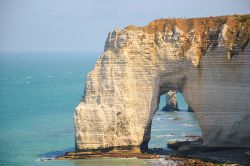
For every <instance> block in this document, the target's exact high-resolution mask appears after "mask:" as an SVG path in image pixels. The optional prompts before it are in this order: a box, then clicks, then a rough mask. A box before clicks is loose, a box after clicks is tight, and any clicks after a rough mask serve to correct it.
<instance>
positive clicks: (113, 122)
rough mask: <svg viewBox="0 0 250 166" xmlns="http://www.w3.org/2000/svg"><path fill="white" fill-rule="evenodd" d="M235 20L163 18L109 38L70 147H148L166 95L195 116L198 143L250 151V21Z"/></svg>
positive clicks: (77, 117) (77, 116) (80, 107)
mask: <svg viewBox="0 0 250 166" xmlns="http://www.w3.org/2000/svg"><path fill="white" fill-rule="evenodd" d="M240 18H241V17H240V16H228V17H215V18H200V19H187V20H183V19H179V20H178V19H177V20H176V19H174V20H168V19H161V20H156V21H153V22H151V23H150V24H149V25H148V26H146V27H142V28H140V27H134V26H129V27H127V28H125V29H123V30H115V31H113V32H112V33H109V35H108V38H107V41H106V44H105V52H104V53H103V55H102V56H101V57H100V58H99V60H98V61H97V62H96V65H95V67H94V69H93V70H92V71H91V72H90V73H89V74H88V76H87V80H86V87H85V96H84V98H83V100H82V101H81V102H80V103H79V105H78V106H77V108H76V112H75V116H74V118H75V130H76V135H75V137H76V148H77V149H78V150H93V149H113V148H116V149H119V148H131V149H134V148H140V149H142V150H143V149H146V148H147V144H148V142H149V139H150V130H151V123H152V117H153V115H154V113H155V111H156V110H157V108H158V105H159V97H160V95H161V94H163V93H166V92H167V91H168V90H169V89H176V90H179V91H181V92H182V93H183V95H184V97H185V99H186V101H187V103H188V105H189V106H191V107H192V109H193V110H194V112H195V113H196V115H197V117H198V123H199V125H200V126H201V128H202V131H203V135H202V136H203V139H204V145H206V146H235V147H250V141H249V140H250V134H249V133H250V127H249V125H248V126H247V125H246V124H250V121H249V118H247V117H249V114H250V110H249V108H250V97H249V95H250V56H249V51H250V46H249V45H247V44H248V41H249V31H248V30H247V27H249V22H250V21H249V20H250V19H248V18H249V17H248V16H247V19H246V20H244V21H245V22H243V23H242V22H240V21H242V20H240ZM232 20H233V21H234V23H235V22H236V24H237V25H239V26H238V27H237V28H238V29H234V28H235V27H234V26H233V25H231V22H232ZM204 23H206V24H204ZM233 33H237V35H235V36H236V37H235V38H233V39H232V38H231V36H230V34H233ZM239 34H241V35H239ZM243 35H246V36H243ZM243 50H244V51H243ZM239 96H241V97H239ZM238 129H239V130H238ZM232 135H233V136H234V137H232Z"/></svg>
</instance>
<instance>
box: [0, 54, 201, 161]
mask: <svg viewBox="0 0 250 166" xmlns="http://www.w3.org/2000/svg"><path fill="white" fill-rule="evenodd" d="M99 55H100V54H94V53H84V54H83V53H82V54H80V53H79V54H76V53H74V54H70V53H67V54H66V53H64V54H59V53H58V54H49V53H15V54H14V53H1V54H0V146H1V147H0V165H25V166H26V165H53V166H54V165H98V163H102V165H134V166H139V165H150V163H149V162H147V160H138V159H127V160H125V159H98V160H74V161H55V160H52V161H40V159H41V158H51V157H54V156H56V155H59V154H63V153H64V152H65V151H70V150H74V127H73V113H74V108H75V107H76V105H77V104H78V102H79V101H80V99H81V96H82V95H83V91H84V82H85V77H86V74H87V73H88V72H89V71H90V70H91V68H92V67H93V65H94V63H95V61H96V60H97V59H98V56H99ZM161 105H162V103H161ZM176 117H178V118H176ZM176 119H179V120H176ZM187 134H193V135H199V134H200V129H199V126H197V125H196V120H195V117H194V115H193V113H187V112H172V113H167V112H162V111H158V112H157V113H156V115H155V117H154V121H153V126H152V138H151V141H150V145H149V146H150V147H164V148H165V147H166V142H167V141H169V140H175V139H180V138H185V137H184V136H185V135H187Z"/></svg>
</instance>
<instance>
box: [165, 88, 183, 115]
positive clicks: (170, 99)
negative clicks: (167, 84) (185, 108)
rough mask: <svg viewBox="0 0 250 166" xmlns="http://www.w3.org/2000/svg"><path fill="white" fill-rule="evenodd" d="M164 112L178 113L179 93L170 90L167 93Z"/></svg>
mask: <svg viewBox="0 0 250 166" xmlns="http://www.w3.org/2000/svg"><path fill="white" fill-rule="evenodd" d="M162 110H163V111H178V110H179V109H178V104H177V92H176V90H169V91H168V92H167V93H166V106H164V107H163V109H162Z"/></svg>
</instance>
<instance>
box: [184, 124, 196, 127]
mask: <svg viewBox="0 0 250 166" xmlns="http://www.w3.org/2000/svg"><path fill="white" fill-rule="evenodd" d="M181 126H187V127H193V126H198V125H197V124H188V123H184V124H181Z"/></svg>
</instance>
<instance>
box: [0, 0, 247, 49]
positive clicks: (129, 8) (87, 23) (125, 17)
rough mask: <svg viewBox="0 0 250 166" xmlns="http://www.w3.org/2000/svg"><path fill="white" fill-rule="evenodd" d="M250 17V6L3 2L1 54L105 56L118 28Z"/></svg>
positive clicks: (219, 0)
mask: <svg viewBox="0 0 250 166" xmlns="http://www.w3.org/2000/svg"><path fill="white" fill-rule="evenodd" d="M247 13H250V1H249V0H123V1H121V0H0V51H36V52H37V51H43V52H51V51H53V52H102V51H103V47H104V42H105V39H106V37H107V34H108V32H109V31H111V30H113V29H114V28H116V27H120V28H122V27H126V26H127V25H130V24H133V25H139V26H142V25H146V24H147V23H148V22H150V21H152V20H154V19H157V18H167V17H201V16H217V15H226V14H247Z"/></svg>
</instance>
